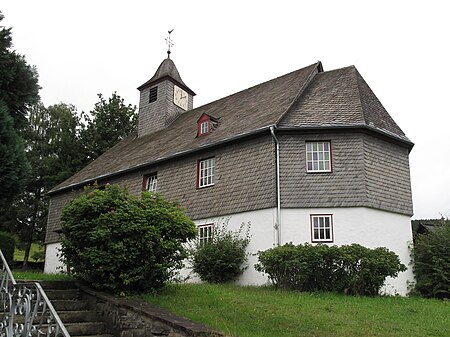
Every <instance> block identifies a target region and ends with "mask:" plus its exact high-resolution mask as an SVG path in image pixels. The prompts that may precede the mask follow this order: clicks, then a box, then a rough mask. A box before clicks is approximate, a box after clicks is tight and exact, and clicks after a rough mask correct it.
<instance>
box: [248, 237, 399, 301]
mask: <svg viewBox="0 0 450 337" xmlns="http://www.w3.org/2000/svg"><path fill="white" fill-rule="evenodd" d="M258 261H259V262H258V263H257V264H256V265H255V269H256V270H257V271H259V272H263V273H266V274H268V275H269V278H270V280H271V281H272V282H273V283H274V284H275V285H276V286H277V287H282V288H287V289H296V290H301V291H338V292H346V293H350V294H359V295H375V294H377V293H378V291H379V290H380V288H381V287H382V285H383V284H384V280H385V278H386V277H387V276H391V277H396V276H397V275H398V273H399V272H400V271H404V270H406V267H405V266H404V265H403V264H401V263H400V259H399V258H398V256H397V255H396V254H395V253H393V252H391V251H389V250H388V249H386V248H376V249H369V248H365V247H363V246H361V245H357V244H352V245H348V246H341V247H337V246H327V245H311V244H308V243H305V244H303V245H298V246H295V245H293V244H292V243H290V244H285V245H283V246H280V247H275V248H271V249H268V250H266V251H263V252H259V253H258Z"/></svg>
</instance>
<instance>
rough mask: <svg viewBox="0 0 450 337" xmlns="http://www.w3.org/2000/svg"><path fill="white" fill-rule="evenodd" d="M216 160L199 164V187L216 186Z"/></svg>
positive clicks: (202, 161)
mask: <svg viewBox="0 0 450 337" xmlns="http://www.w3.org/2000/svg"><path fill="white" fill-rule="evenodd" d="M215 166H216V160H215V158H214V157H213V158H208V159H204V160H200V161H199V162H198V187H199V188H201V187H207V186H212V185H214V171H215Z"/></svg>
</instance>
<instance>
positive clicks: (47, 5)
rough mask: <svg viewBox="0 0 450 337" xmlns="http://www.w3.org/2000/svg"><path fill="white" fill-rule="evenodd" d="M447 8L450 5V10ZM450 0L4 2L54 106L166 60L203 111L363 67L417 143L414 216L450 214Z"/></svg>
mask: <svg viewBox="0 0 450 337" xmlns="http://www.w3.org/2000/svg"><path fill="white" fill-rule="evenodd" d="M446 3H447V4H446ZM448 6H449V5H448V2H447V1H444V0H443V1H433V0H428V1H411V0H409V1H398V0H397V1H392V0H391V1H380V0H378V1H371V2H370V4H369V3H368V1H361V0H359V1H343V0H340V1H333V0H331V1H283V0H278V1H262V0H259V1H244V0H240V1H234V0H227V1H221V2H218V1H195V0H190V1H178V0H172V1H133V0H128V1H123V0H122V1H111V0H110V1H99V0H97V1H92V0H91V1H85V0H78V1H56V0H55V1H50V0H39V1H31V0H30V1H20V0H3V1H2V3H1V6H0V10H1V11H2V12H3V14H4V16H5V19H4V20H3V22H2V23H3V25H5V26H7V27H11V26H12V27H13V43H14V45H15V49H16V50H17V51H18V52H19V53H21V54H24V55H25V56H26V59H27V61H28V62H29V63H30V64H32V65H35V66H36V67H37V69H38V72H39V79H40V85H41V87H42V89H41V92H40V94H41V98H42V100H43V102H44V104H45V105H51V104H55V103H59V102H64V103H71V104H74V105H75V106H76V107H77V108H78V111H79V112H81V111H90V110H92V108H93V106H94V103H95V102H97V101H98V98H97V94H98V93H102V94H103V95H104V96H106V97H110V95H111V93H112V92H113V91H117V92H118V94H119V95H120V96H122V97H123V98H124V99H125V101H126V102H127V103H132V104H135V105H137V104H138V98H139V93H138V91H137V90H136V88H137V87H138V86H139V85H141V84H143V83H144V82H145V81H147V80H148V79H149V78H150V77H151V76H152V75H153V74H154V72H155V71H156V68H157V67H158V65H159V64H160V63H161V62H162V60H163V59H164V58H165V57H166V56H167V54H166V50H167V46H166V44H165V38H166V37H167V31H168V30H169V29H172V28H174V29H175V30H174V32H173V33H172V38H173V41H174V46H173V48H172V54H171V58H172V59H173V60H174V61H175V63H176V65H177V68H178V70H179V72H180V75H181V77H182V79H183V81H184V82H185V83H186V84H187V85H188V86H189V87H190V88H191V89H192V90H194V91H195V92H196V93H197V96H196V97H195V99H194V107H198V106H200V105H203V104H205V103H208V102H211V101H213V100H216V99H218V98H221V97H223V96H226V95H229V94H232V93H234V92H236V91H240V90H243V89H246V88H248V87H250V86H253V85H256V84H258V83H260V82H263V81H266V80H269V79H271V78H274V77H277V76H281V75H283V74H285V73H288V72H291V71H294V70H296V69H299V68H302V67H305V66H307V65H310V64H312V63H315V62H316V61H318V60H320V61H322V64H323V66H324V69H325V70H332V69H336V68H341V67H345V66H349V65H355V66H356V68H357V69H358V70H359V72H360V73H361V75H362V76H363V77H364V79H365V80H366V82H367V83H368V84H369V85H370V87H371V88H372V90H373V91H374V92H375V94H376V95H377V97H378V98H379V99H380V101H381V102H382V103H383V105H384V106H385V108H386V109H387V111H388V112H389V113H390V114H391V116H392V117H393V118H394V120H395V121H396V122H397V123H398V124H399V126H400V127H401V128H402V129H403V131H404V132H405V133H406V135H407V136H408V137H409V138H410V139H411V140H412V141H413V142H414V143H415V144H416V145H415V147H414V148H413V150H412V152H411V154H410V165H411V179H412V190H413V200H414V212H415V215H414V218H416V219H420V218H438V217H440V216H441V215H444V216H450V174H449V167H450V147H449V145H450V144H449V134H450V133H449V127H450V126H449V124H450V123H449V122H450V109H449V108H450V104H449V99H448V98H449V96H450V86H449V84H448V80H449V79H450V62H449V60H450V46H449V41H450V36H449V35H450V19H449V10H448Z"/></svg>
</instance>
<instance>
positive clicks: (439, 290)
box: [412, 218, 450, 298]
mask: <svg viewBox="0 0 450 337" xmlns="http://www.w3.org/2000/svg"><path fill="white" fill-rule="evenodd" d="M412 257H413V261H414V264H413V270H414V274H415V276H416V284H415V290H416V291H417V292H418V293H420V294H421V295H422V296H424V297H436V298H450V224H449V222H448V219H444V218H443V219H442V223H441V224H436V225H435V227H434V231H431V232H430V233H427V234H419V235H417V236H416V240H415V242H414V246H413V250H412Z"/></svg>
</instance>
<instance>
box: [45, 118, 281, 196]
mask: <svg viewBox="0 0 450 337" xmlns="http://www.w3.org/2000/svg"><path fill="white" fill-rule="evenodd" d="M272 126H275V125H272V124H271V125H267V126H264V127H261V128H259V129H256V130H252V131H250V132H245V133H241V134H238V135H235V136H232V137H228V138H223V139H221V140H219V141H217V142H214V143H210V144H204V145H200V146H199V147H196V148H194V149H190V150H185V151H179V152H176V153H173V154H171V155H169V156H166V157H161V158H157V159H155V160H152V161H149V162H146V163H142V164H139V165H136V166H132V167H129V168H126V169H123V170H119V171H116V172H111V173H107V174H103V175H100V176H96V177H94V178H90V179H86V180H83V181H81V182H78V183H73V184H70V185H67V186H63V187H61V188H58V189H56V188H54V189H52V190H51V191H49V192H48V193H47V194H48V195H54V194H58V193H61V192H65V191H67V190H70V189H75V188H79V187H82V186H85V185H87V184H90V183H93V182H95V181H98V180H102V179H107V178H111V177H115V176H117V175H121V174H124V173H128V172H132V171H136V170H139V169H142V168H145V167H147V166H151V165H155V164H159V163H161V162H164V161H167V160H171V159H174V158H177V157H181V156H185V155H189V154H192V153H196V152H200V151H204V150H206V149H210V148H213V147H217V146H220V145H223V144H225V143H228V142H232V141H235V140H239V139H242V138H247V137H252V136H254V135H257V134H260V133H263V132H265V131H267V130H269V129H270V127H272Z"/></svg>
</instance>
